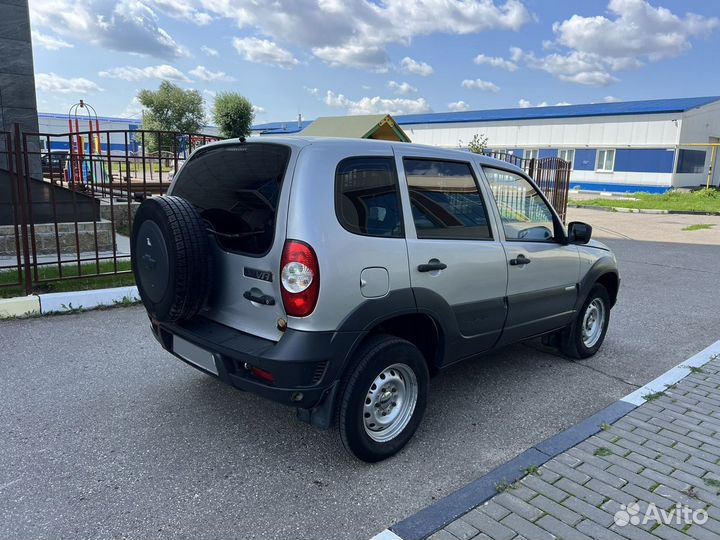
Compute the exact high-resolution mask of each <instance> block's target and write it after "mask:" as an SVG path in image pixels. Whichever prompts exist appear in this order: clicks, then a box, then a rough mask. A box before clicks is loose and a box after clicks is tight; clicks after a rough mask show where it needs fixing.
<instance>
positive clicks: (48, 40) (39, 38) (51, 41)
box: [32, 30, 73, 51]
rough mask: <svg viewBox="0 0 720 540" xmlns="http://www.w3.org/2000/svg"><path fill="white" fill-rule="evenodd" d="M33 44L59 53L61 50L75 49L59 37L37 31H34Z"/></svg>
mask: <svg viewBox="0 0 720 540" xmlns="http://www.w3.org/2000/svg"><path fill="white" fill-rule="evenodd" d="M32 42H33V45H34V46H38V47H42V48H43V49H47V50H48V51H58V50H60V49H70V48H72V47H73V45H71V44H70V43H68V42H67V41H65V40H62V39H60V38H59V37H55V36H49V35H47V34H43V33H41V32H39V31H37V30H33V31H32Z"/></svg>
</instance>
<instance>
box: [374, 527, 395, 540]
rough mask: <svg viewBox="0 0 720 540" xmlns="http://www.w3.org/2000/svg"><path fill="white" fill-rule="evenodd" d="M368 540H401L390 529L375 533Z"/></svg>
mask: <svg viewBox="0 0 720 540" xmlns="http://www.w3.org/2000/svg"><path fill="white" fill-rule="evenodd" d="M370 540H402V538H400V537H399V536H398V535H397V534H395V533H394V532H392V531H391V530H390V529H385V530H384V531H382V532H379V533H377V534H376V535H375V536H373V537H372V538H371V539H370Z"/></svg>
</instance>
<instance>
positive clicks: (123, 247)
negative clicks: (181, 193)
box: [0, 125, 217, 296]
mask: <svg viewBox="0 0 720 540" xmlns="http://www.w3.org/2000/svg"><path fill="white" fill-rule="evenodd" d="M215 140H217V137H213V136H210V135H203V134H188V133H176V132H164V131H122V130H90V131H86V132H73V133H61V134H57V133H34V132H33V133H30V132H21V130H20V127H19V126H18V125H15V127H14V130H13V132H0V290H4V292H3V294H0V296H15V295H21V294H31V293H33V292H52V291H53V290H57V289H58V288H59V287H62V283H63V282H66V281H69V280H73V281H82V282H86V281H87V280H89V279H92V280H96V279H101V280H105V281H106V282H107V286H115V285H122V284H127V283H129V282H131V281H132V272H131V269H130V241H129V232H130V230H131V229H132V221H133V217H134V214H135V210H136V209H137V207H138V206H139V204H140V202H141V201H142V200H143V199H145V198H146V197H149V196H152V195H161V194H164V193H165V192H166V190H167V188H168V187H169V185H170V182H171V180H172V175H173V174H174V172H175V171H176V170H177V169H178V167H180V166H181V165H182V163H183V162H184V161H185V159H187V157H188V156H189V154H190V153H191V152H192V151H193V150H194V149H195V148H197V147H198V146H202V145H204V144H206V143H208V142H210V141H215ZM75 285H76V286H77V287H78V288H86V287H89V285H87V284H85V283H76V284H75Z"/></svg>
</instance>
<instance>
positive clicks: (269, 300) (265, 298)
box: [243, 290, 275, 306]
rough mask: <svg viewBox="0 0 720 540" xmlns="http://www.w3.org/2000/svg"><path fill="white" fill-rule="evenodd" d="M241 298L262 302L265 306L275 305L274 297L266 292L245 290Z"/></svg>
mask: <svg viewBox="0 0 720 540" xmlns="http://www.w3.org/2000/svg"><path fill="white" fill-rule="evenodd" d="M243 298H245V299H247V300H250V301H251V302H255V303H257V304H263V305H266V306H274V305H275V299H274V298H273V297H272V296H270V295H267V294H256V293H255V292H253V291H252V290H249V291H245V292H244V293H243Z"/></svg>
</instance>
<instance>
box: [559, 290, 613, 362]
mask: <svg viewBox="0 0 720 540" xmlns="http://www.w3.org/2000/svg"><path fill="white" fill-rule="evenodd" d="M609 322H610V296H609V295H608V292H607V289H606V288H605V287H603V286H602V285H600V284H599V283H597V284H595V286H594V287H593V288H592V289H591V290H590V293H589V294H588V296H587V298H586V299H585V302H583V305H582V308H581V309H580V310H579V311H578V312H577V315H576V316H575V320H574V321H573V324H572V325H571V326H570V328H569V329H568V330H567V331H566V333H565V335H564V336H563V343H562V351H563V352H564V353H565V354H567V355H568V356H571V357H573V358H578V359H582V358H589V357H591V356H593V355H594V354H595V353H596V352H597V351H598V349H600V346H601V345H602V343H603V341H604V340H605V334H606V333H607V328H608V324H609Z"/></svg>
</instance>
